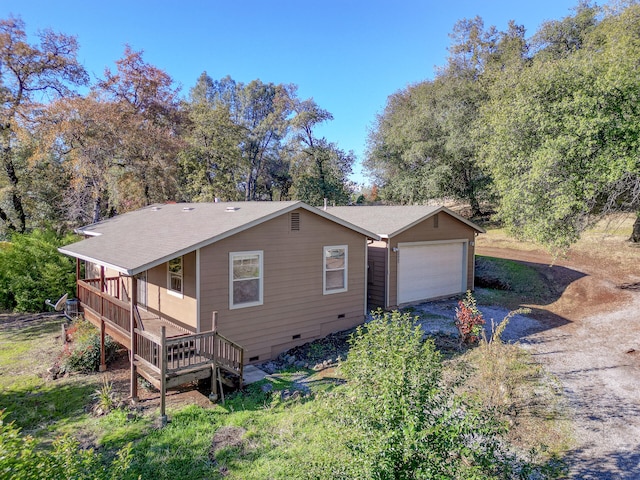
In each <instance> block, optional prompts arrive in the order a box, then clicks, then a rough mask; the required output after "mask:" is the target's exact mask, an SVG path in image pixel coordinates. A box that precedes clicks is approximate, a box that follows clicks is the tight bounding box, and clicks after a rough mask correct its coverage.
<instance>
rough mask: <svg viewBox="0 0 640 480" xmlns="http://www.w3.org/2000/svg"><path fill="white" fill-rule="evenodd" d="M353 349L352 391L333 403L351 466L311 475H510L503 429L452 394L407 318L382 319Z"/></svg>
mask: <svg viewBox="0 0 640 480" xmlns="http://www.w3.org/2000/svg"><path fill="white" fill-rule="evenodd" d="M351 344H352V346H351V350H350V352H349V357H348V358H347V360H346V361H345V362H344V363H343V364H342V366H341V371H342V373H343V375H344V376H345V378H346V379H347V384H346V388H345V389H343V390H341V394H338V395H335V398H332V402H333V407H332V408H333V415H332V416H333V417H334V418H335V419H336V422H337V425H336V429H339V431H340V432H341V439H340V440H339V441H340V442H341V443H342V444H343V446H344V448H345V449H346V450H347V451H348V454H347V455H346V457H349V458H351V461H350V462H349V464H348V465H345V464H344V462H342V463H341V464H340V465H336V464H329V465H327V464H324V465H323V464H315V465H314V466H312V467H310V468H309V470H308V472H309V475H310V476H311V477H313V476H314V475H316V474H319V475H320V473H319V472H320V471H323V472H324V473H323V474H321V475H320V477H321V478H330V477H331V475H335V476H337V477H346V478H372V479H387V478H390V479H391V478H453V479H455V478H464V479H474V478H492V477H494V476H495V477H501V476H502V475H504V474H506V472H510V471H511V470H512V468H513V464H512V462H511V460H507V459H508V458H510V457H509V456H508V455H507V454H506V452H505V449H504V448H503V444H502V442H501V435H502V434H503V433H504V431H505V429H504V427H503V426H502V425H501V424H499V423H498V422H496V421H495V420H494V419H493V417H492V415H490V414H488V413H487V412H486V411H485V410H483V409H482V408H481V407H479V406H478V405H476V404H473V403H472V402H471V401H470V400H467V399H465V398H463V397H460V396H458V395H456V394H455V393H454V389H453V387H452V386H451V385H448V384H447V383H446V382H445V381H444V379H443V365H442V362H441V358H440V354H439V353H438V352H437V351H436V350H435V347H434V343H433V341H432V340H430V339H429V340H427V341H423V332H422V330H421V328H420V326H419V325H417V324H416V321H415V319H413V318H411V317H410V316H409V314H401V313H400V312H393V313H391V314H389V313H384V314H382V313H378V314H376V315H375V317H374V320H372V321H371V322H370V323H368V324H367V325H366V326H364V327H360V328H358V329H357V331H356V332H355V334H354V335H353V337H352V339H351ZM329 463H330V460H329ZM327 472H331V473H330V474H328V473H327Z"/></svg>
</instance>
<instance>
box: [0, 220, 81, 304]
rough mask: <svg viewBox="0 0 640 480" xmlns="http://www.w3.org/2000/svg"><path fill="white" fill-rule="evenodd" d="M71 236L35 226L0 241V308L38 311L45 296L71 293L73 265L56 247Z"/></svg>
mask: <svg viewBox="0 0 640 480" xmlns="http://www.w3.org/2000/svg"><path fill="white" fill-rule="evenodd" d="M74 240H76V237H75V236H74V235H65V236H60V235H58V234H57V233H55V232H53V231H51V230H35V231H33V232H31V233H25V234H18V233H16V234H14V235H12V237H11V241H10V242H4V243H2V244H0V309H5V310H16V311H22V312H24V311H32V312H38V311H42V310H43V309H44V308H45V303H44V302H45V300H47V299H52V300H57V299H58V298H59V297H60V296H62V294H64V293H68V294H69V295H73V292H74V290H75V265H74V262H73V260H72V259H71V258H69V257H65V256H64V255H62V254H60V253H58V251H57V247H59V246H61V245H65V244H68V243H71V242H73V241H74Z"/></svg>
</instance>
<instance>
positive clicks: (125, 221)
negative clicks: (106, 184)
mask: <svg viewBox="0 0 640 480" xmlns="http://www.w3.org/2000/svg"><path fill="white" fill-rule="evenodd" d="M297 208H303V209H305V210H307V211H309V212H312V213H314V214H318V215H320V216H323V217H325V218H328V219H330V220H332V221H335V222H337V223H339V224H341V225H344V226H345V227H347V228H350V229H352V230H355V231H357V232H359V233H361V234H363V235H366V236H368V237H371V238H375V237H377V235H375V234H374V233H372V232H370V231H367V230H366V229H364V228H362V227H359V226H355V225H352V224H350V223H349V222H348V221H345V220H341V219H339V218H335V217H333V216H332V215H330V214H329V215H328V214H327V213H326V212H322V211H319V210H318V209H315V208H313V207H310V206H308V205H306V204H305V203H302V202H233V203H177V204H165V205H151V206H149V207H145V208H142V209H140V210H136V211H134V212H129V213H125V214H123V215H119V216H117V217H114V218H110V219H108V220H104V221H102V222H99V223H96V224H92V225H88V226H86V227H82V228H80V229H78V233H80V234H82V235H90V238H87V239H84V240H81V241H79V242H76V243H73V244H71V245H66V246H64V247H61V248H60V249H59V250H60V252H62V253H64V254H66V255H70V256H72V257H76V258H80V259H82V260H88V261H91V262H94V263H98V264H100V265H104V266H107V267H111V268H113V269H115V270H117V271H119V272H122V273H125V274H128V275H134V274H137V273H140V272H142V271H144V270H147V269H149V268H152V267H154V266H156V265H160V264H162V263H164V262H166V261H167V260H170V259H171V258H175V257H177V256H179V255H184V254H185V253H189V252H192V251H194V250H196V249H198V248H200V247H203V246H205V245H209V244H211V243H214V242H217V241H219V240H222V239H223V238H227V237H229V236H231V235H234V234H236V233H238V232H241V231H243V230H246V229H248V228H251V227H252V226H254V225H258V224H260V223H262V222H265V221H267V220H270V219H272V218H275V217H277V216H280V215H283V214H285V213H288V212H290V211H292V210H295V209H297ZM229 210H231V211H229Z"/></svg>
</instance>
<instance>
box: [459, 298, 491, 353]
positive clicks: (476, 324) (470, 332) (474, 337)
mask: <svg viewBox="0 0 640 480" xmlns="http://www.w3.org/2000/svg"><path fill="white" fill-rule="evenodd" d="M484 324H485V321H484V318H483V317H482V313H481V312H480V310H478V306H477V304H476V299H475V298H474V297H473V295H472V294H471V292H470V291H467V295H466V297H465V298H464V300H460V301H459V302H458V306H457V307H456V327H458V331H459V332H460V338H461V339H462V342H463V343H466V344H468V345H471V344H475V343H478V342H479V341H480V334H481V333H482V326H483V325H484Z"/></svg>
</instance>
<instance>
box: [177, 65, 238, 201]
mask: <svg viewBox="0 0 640 480" xmlns="http://www.w3.org/2000/svg"><path fill="white" fill-rule="evenodd" d="M214 88H215V84H214V82H213V80H212V79H211V78H210V77H209V76H208V75H207V74H206V72H204V73H203V74H202V75H201V76H200V78H199V79H198V81H197V83H196V85H195V86H194V87H193V88H192V89H191V94H190V101H189V103H188V104H187V105H186V111H187V116H188V119H189V123H188V125H187V126H186V128H185V131H184V134H183V135H184V139H185V141H186V143H187V147H186V148H185V149H184V150H183V151H182V152H181V154H180V168H181V176H182V182H181V183H182V190H183V195H184V196H185V198H186V199H187V200H190V201H209V202H210V201H214V200H215V199H216V198H219V199H222V200H225V201H230V200H240V199H241V194H240V184H241V175H240V172H241V171H246V167H244V166H243V165H242V164H241V162H242V152H241V149H240V145H241V143H242V138H243V137H242V135H243V133H244V132H243V129H242V128H241V127H240V126H239V125H237V124H236V123H234V121H233V120H232V118H231V112H230V106H229V105H228V104H226V103H223V102H215V103H214V102H213V97H212V95H213V90H214Z"/></svg>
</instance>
